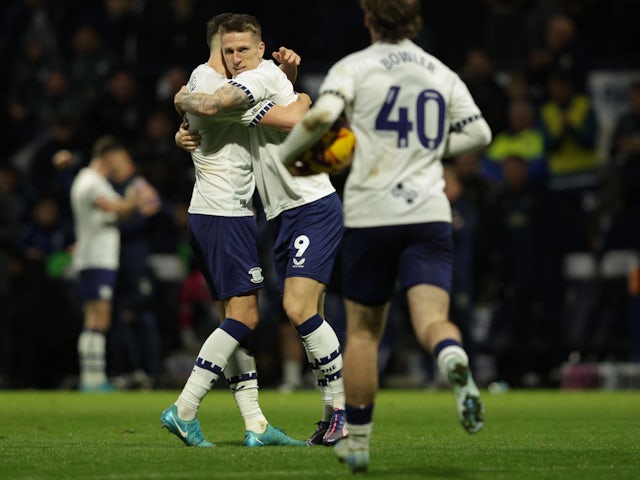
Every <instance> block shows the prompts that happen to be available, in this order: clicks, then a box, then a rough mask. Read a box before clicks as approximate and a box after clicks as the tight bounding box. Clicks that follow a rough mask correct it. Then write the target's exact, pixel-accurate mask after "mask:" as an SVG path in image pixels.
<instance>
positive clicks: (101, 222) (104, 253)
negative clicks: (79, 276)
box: [71, 167, 122, 271]
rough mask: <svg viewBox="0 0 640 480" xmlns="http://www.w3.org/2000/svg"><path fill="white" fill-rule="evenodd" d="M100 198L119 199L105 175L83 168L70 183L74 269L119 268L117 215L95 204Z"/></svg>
mask: <svg viewBox="0 0 640 480" xmlns="http://www.w3.org/2000/svg"><path fill="white" fill-rule="evenodd" d="M100 197H104V198H107V199H109V200H118V199H120V198H122V197H121V196H120V195H119V194H118V193H117V192H116V191H115V190H114V188H113V187H112V186H111V184H110V183H109V182H108V181H107V179H106V178H104V177H103V176H102V175H100V174H99V173H98V172H96V171H95V170H94V169H92V168H89V167H85V168H83V169H82V170H80V171H79V172H78V174H77V175H76V177H75V179H74V180H73V184H72V185H71V209H72V211H73V220H74V229H75V235H76V245H75V249H74V252H73V266H74V268H75V269H76V270H77V271H79V270H85V269H89V268H106V269H109V270H117V269H118V265H119V259H120V230H119V229H118V216H117V215H116V214H115V213H114V212H105V211H104V210H102V209H100V208H98V207H96V206H95V202H96V200H97V199H98V198H100Z"/></svg>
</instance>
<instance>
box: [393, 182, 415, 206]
mask: <svg viewBox="0 0 640 480" xmlns="http://www.w3.org/2000/svg"><path fill="white" fill-rule="evenodd" d="M391 195H393V196H394V197H400V198H404V200H405V201H406V202H407V203H413V201H414V200H415V199H416V198H417V197H418V192H417V191H415V190H410V189H408V188H406V187H405V186H404V184H402V183H398V184H397V185H396V186H395V187H394V188H393V190H391Z"/></svg>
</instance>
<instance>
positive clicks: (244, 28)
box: [220, 13, 262, 40]
mask: <svg viewBox="0 0 640 480" xmlns="http://www.w3.org/2000/svg"><path fill="white" fill-rule="evenodd" d="M220 32H221V33H223V34H224V33H229V32H251V33H252V34H253V35H255V36H256V37H258V38H259V39H260V40H262V25H260V21H259V20H258V19H257V18H256V17H254V16H253V15H248V14H246V13H233V14H230V15H228V16H227V17H226V18H225V19H224V20H223V21H222V23H221V24H220Z"/></svg>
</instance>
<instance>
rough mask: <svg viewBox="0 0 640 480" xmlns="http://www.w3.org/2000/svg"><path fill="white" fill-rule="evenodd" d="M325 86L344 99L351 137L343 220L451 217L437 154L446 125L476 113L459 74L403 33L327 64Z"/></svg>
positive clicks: (373, 222) (375, 222)
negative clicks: (395, 39) (353, 140)
mask: <svg viewBox="0 0 640 480" xmlns="http://www.w3.org/2000/svg"><path fill="white" fill-rule="evenodd" d="M399 79H402V81H399ZM327 92H329V93H335V94H337V95H339V96H341V97H342V98H343V99H344V101H345V104H346V105H347V109H346V115H347V118H348V119H349V122H350V124H351V128H352V129H353V131H354V132H355V134H356V138H357V146H356V151H355V155H354V159H353V163H352V165H351V172H350V174H349V177H348V179H347V182H346V185H345V191H344V197H343V202H344V213H345V226H347V227H374V226H382V225H397V224H411V223H419V222H435V221H445V222H451V210H450V207H449V202H448V201H447V198H446V196H445V194H444V192H443V187H444V180H443V178H442V177H443V172H442V164H441V162H440V159H441V158H442V156H443V155H444V153H445V151H446V149H447V139H448V134H449V130H450V128H453V129H455V128H456V127H457V126H459V125H463V124H464V123H465V122H471V121H473V120H476V119H479V118H481V113H480V110H479V108H478V107H477V106H476V104H475V102H474V100H473V98H472V96H471V94H470V93H469V90H468V89H467V87H466V86H465V84H464V83H463V82H462V81H461V80H460V78H459V77H458V75H457V74H456V73H455V72H453V71H452V70H451V69H449V68H448V67H447V66H446V65H444V64H443V63H442V62H441V61H440V60H438V59H437V58H435V57H434V56H432V55H430V54H428V53H426V52H425V51H424V50H422V49H421V48H420V47H418V46H417V45H416V44H414V43H413V42H412V41H411V40H409V39H404V40H402V41H400V42H399V43H383V42H376V43H374V44H372V45H371V46H369V47H368V48H366V49H364V50H361V51H359V52H356V53H353V54H351V55H349V56H347V57H345V58H344V59H342V60H341V61H339V62H338V63H336V64H335V65H334V66H333V67H332V68H331V70H330V71H329V73H328V75H327V77H326V78H325V80H324V82H323V84H322V86H321V87H320V95H322V94H323V93H327ZM372 126H374V128H371V127H372Z"/></svg>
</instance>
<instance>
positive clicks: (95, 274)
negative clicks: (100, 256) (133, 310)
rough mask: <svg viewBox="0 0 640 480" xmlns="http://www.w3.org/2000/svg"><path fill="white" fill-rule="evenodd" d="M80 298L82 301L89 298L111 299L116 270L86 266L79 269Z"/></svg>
mask: <svg viewBox="0 0 640 480" xmlns="http://www.w3.org/2000/svg"><path fill="white" fill-rule="evenodd" d="M79 276H80V279H79V280H80V282H79V283H80V285H79V286H80V299H81V300H82V302H87V301H89V300H106V301H112V300H113V292H114V289H115V285H116V271H115V270H109V269H107V268H88V269H86V270H80V272H79Z"/></svg>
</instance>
